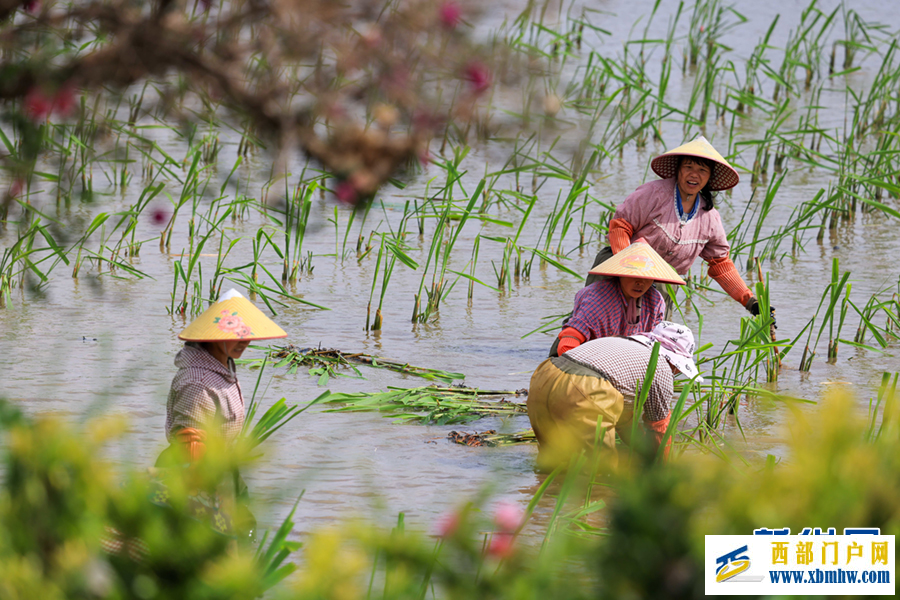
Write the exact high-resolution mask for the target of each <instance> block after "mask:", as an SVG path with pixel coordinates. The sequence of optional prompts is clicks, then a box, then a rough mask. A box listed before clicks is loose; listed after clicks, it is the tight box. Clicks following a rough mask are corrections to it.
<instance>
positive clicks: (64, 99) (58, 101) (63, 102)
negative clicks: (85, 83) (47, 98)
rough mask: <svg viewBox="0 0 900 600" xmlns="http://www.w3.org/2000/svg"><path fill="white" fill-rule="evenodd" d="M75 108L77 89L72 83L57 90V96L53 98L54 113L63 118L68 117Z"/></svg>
mask: <svg viewBox="0 0 900 600" xmlns="http://www.w3.org/2000/svg"><path fill="white" fill-rule="evenodd" d="M74 108H75V87H74V86H73V85H72V84H70V83H66V84H63V85H62V86H60V88H59V89H58V90H56V95H55V96H53V112H55V113H57V114H58V115H59V116H61V117H67V116H69V115H70V114H71V113H72V110H73V109H74Z"/></svg>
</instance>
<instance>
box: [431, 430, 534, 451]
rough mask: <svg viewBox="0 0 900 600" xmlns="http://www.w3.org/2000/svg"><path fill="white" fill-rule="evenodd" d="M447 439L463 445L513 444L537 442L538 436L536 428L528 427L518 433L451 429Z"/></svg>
mask: <svg viewBox="0 0 900 600" xmlns="http://www.w3.org/2000/svg"><path fill="white" fill-rule="evenodd" d="M447 439H448V440H450V441H451V442H453V443H455V444H461V445H463V446H489V447H491V448H493V447H496V446H511V445H513V444H536V443H537V438H536V437H535V436H534V430H532V429H527V430H525V431H519V432H518V433H497V430H496V429H488V430H487V431H482V432H481V433H478V432H477V431H473V432H472V433H466V432H464V431H451V432H450V433H448V434H447Z"/></svg>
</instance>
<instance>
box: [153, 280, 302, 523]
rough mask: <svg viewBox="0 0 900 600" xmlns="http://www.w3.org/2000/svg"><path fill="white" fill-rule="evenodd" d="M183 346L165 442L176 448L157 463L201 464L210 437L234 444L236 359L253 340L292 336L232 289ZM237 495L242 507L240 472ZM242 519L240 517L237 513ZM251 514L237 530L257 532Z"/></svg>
mask: <svg viewBox="0 0 900 600" xmlns="http://www.w3.org/2000/svg"><path fill="white" fill-rule="evenodd" d="M178 337H179V338H180V339H182V340H184V341H185V344H184V347H183V348H182V349H181V350H179V352H178V354H177V355H176V356H175V366H176V367H178V372H177V373H176V374H175V377H174V379H173V380H172V386H171V388H170V389H169V398H168V401H167V403H166V438H167V439H168V441H169V443H170V444H171V445H170V446H169V447H168V448H167V449H166V450H164V451H163V453H162V454H161V455H160V458H159V460H157V463H156V464H157V466H159V467H171V466H176V465H182V464H185V463H192V462H195V461H197V460H199V459H200V458H201V457H202V456H203V455H204V453H205V452H206V443H207V439H208V437H209V436H213V435H214V436H217V437H220V438H221V439H223V440H224V441H225V443H226V444H227V443H231V442H233V441H234V440H235V438H236V437H237V436H238V434H239V433H240V432H241V428H242V427H243V425H244V410H245V407H244V396H243V394H242V393H241V386H240V384H239V383H238V378H237V372H236V370H235V364H234V360H235V359H237V358H240V357H241V354H243V352H244V350H246V349H247V346H248V344H249V343H250V342H251V341H253V340H268V339H274V338H283V337H287V333H285V332H284V330H282V329H281V328H280V327H279V326H278V325H276V324H275V323H273V322H272V321H271V319H269V318H268V317H267V316H265V315H264V314H263V313H262V312H261V311H260V310H259V309H258V308H256V307H255V306H253V304H252V303H251V302H250V301H249V300H247V299H246V298H244V297H243V296H241V295H240V294H239V293H238V292H237V291H235V290H230V291H229V292H227V293H225V294H223V295H222V297H221V298H220V299H219V301H218V302H216V303H215V304H213V305H212V306H210V307H209V308H208V309H206V311H205V312H204V313H203V314H201V315H200V316H199V317H197V318H196V319H195V320H194V321H193V322H192V323H191V324H190V325H188V326H187V327H186V328H185V330H184V331H182V332H181V333H180V334H179V336H178ZM235 485H236V486H239V487H240V489H235V490H234V493H235V495H236V497H237V500H238V502H239V504H241V501H242V500H245V499H246V487H245V486H243V482H242V481H241V480H240V477H239V476H238V475H237V474H236V477H235ZM237 516H240V515H237ZM253 522H254V520H253V519H252V515H250V514H249V511H247V512H246V514H245V522H244V523H242V524H236V527H235V529H237V530H239V531H240V530H243V531H245V532H246V531H247V530H248V529H252V525H253Z"/></svg>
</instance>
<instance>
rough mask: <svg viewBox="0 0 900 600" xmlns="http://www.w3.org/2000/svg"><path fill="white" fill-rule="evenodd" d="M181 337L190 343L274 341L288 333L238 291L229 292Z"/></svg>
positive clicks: (185, 330) (196, 320)
mask: <svg viewBox="0 0 900 600" xmlns="http://www.w3.org/2000/svg"><path fill="white" fill-rule="evenodd" d="M178 337H179V338H180V339H182V340H184V341H186V342H218V341H221V340H271V339H274V338H283V337H287V333H285V332H284V330H283V329H282V328H281V327H279V326H278V325H276V324H275V323H274V322H273V321H272V319H270V318H269V317H267V316H266V315H264V314H263V313H262V311H260V310H259V309H258V308H256V307H255V306H253V304H252V303H251V302H250V301H249V300H247V299H246V298H244V297H243V296H241V295H240V294H239V293H238V292H237V291H236V290H229V291H228V292H226V293H225V294H223V295H222V297H221V298H220V299H219V301H218V302H216V303H215V304H213V305H212V306H210V307H209V308H207V309H206V311H205V312H204V313H203V314H202V315H200V316H199V317H197V318H196V319H194V321H193V322H192V323H191V324H190V325H188V326H187V327H186V328H185V329H184V331H182V332H181V333H180V334H178Z"/></svg>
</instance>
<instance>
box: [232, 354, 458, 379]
mask: <svg viewBox="0 0 900 600" xmlns="http://www.w3.org/2000/svg"><path fill="white" fill-rule="evenodd" d="M264 363H270V364H274V366H275V367H276V368H281V367H286V368H287V370H288V373H289V374H294V373H296V372H297V370H298V369H299V368H300V367H307V368H309V373H310V375H317V376H319V377H320V379H319V385H325V384H326V383H327V382H328V379H330V378H331V377H335V376H346V375H344V374H342V373H341V372H340V369H349V370H351V371H353V373H354V375H355V377H358V378H362V377H363V376H362V373H361V372H360V370H359V369H358V368H356V365H365V366H368V367H372V368H376V369H387V370H389V371H394V372H396V373H401V374H403V375H412V376H415V377H421V378H423V379H427V380H429V381H440V382H442V383H446V384H450V383H453V382H454V381H458V380H462V379H465V377H466V376H465V374H463V373H454V372H451V371H444V370H441V369H430V368H426V367H417V366H414V365H410V364H409V363H403V362H400V361H396V360H391V359H389V358H383V357H381V356H374V355H372V354H365V353H363V352H344V351H341V350H335V349H334V348H297V347H296V346H293V345H288V346H276V347H274V348H273V349H272V351H271V352H270V354H269V356H267V357H266V358H265V359H259V360H249V361H242V364H247V365H249V366H250V367H251V368H253V367H256V366H261V365H262V364H264Z"/></svg>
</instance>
